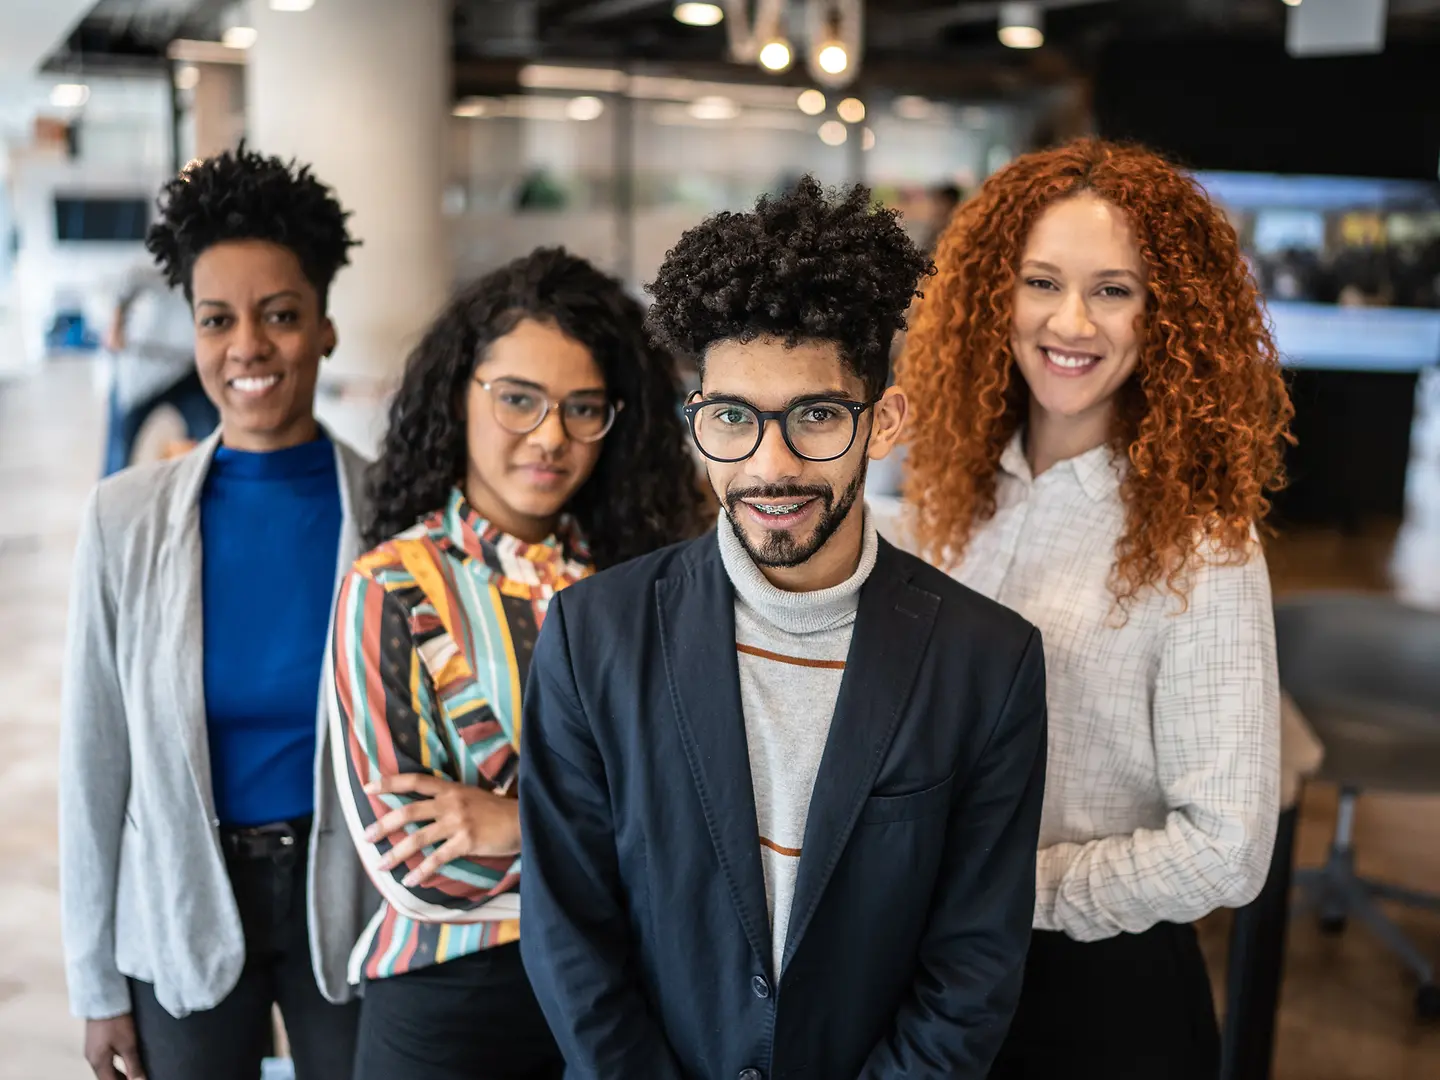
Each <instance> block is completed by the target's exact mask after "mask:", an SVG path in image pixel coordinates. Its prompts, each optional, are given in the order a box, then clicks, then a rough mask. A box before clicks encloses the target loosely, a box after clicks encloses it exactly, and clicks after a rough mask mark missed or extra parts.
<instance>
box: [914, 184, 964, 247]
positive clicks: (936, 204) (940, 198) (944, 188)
mask: <svg viewBox="0 0 1440 1080" xmlns="http://www.w3.org/2000/svg"><path fill="white" fill-rule="evenodd" d="M963 198H964V194H963V193H962V192H961V190H960V188H959V187H958V186H957V185H955V184H937V185H936V186H935V187H933V188H931V189H930V221H929V224H928V226H927V228H926V230H925V236H924V240H923V242H922V243H921V245H920V247H921V249H922V250H923V251H926V252H928V253H930V254H932V255H933V254H934V253H935V249H936V248H937V247H939V245H940V237H941V235H942V234H943V233H944V232H945V229H946V227H947V226H948V225H949V224H950V219H951V218H952V217H954V216H955V211H956V210H957V209H959V207H960V202H961V200H962V199H963Z"/></svg>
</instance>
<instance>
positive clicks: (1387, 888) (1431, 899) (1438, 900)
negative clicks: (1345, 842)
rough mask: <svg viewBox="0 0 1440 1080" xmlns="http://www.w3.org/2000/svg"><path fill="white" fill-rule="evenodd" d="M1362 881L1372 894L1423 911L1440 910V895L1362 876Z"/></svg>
mask: <svg viewBox="0 0 1440 1080" xmlns="http://www.w3.org/2000/svg"><path fill="white" fill-rule="evenodd" d="M1360 881H1361V884H1363V885H1364V886H1365V887H1366V888H1367V889H1369V890H1370V895H1371V896H1374V897H1378V898H1379V899H1381V900H1390V901H1392V902H1394V903H1396V904H1404V905H1405V906H1406V907H1413V908H1419V909H1420V910H1421V911H1440V896H1436V895H1434V894H1433V893H1423V892H1417V891H1416V890H1415V889H1407V888H1404V887H1403V886H1400V885H1388V884H1386V883H1385V882H1383V881H1370V880H1368V879H1367V878H1361V879H1360Z"/></svg>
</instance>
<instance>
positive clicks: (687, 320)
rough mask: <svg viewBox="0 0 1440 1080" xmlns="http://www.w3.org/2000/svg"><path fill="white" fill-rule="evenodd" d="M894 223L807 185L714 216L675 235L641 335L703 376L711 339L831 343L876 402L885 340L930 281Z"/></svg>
mask: <svg viewBox="0 0 1440 1080" xmlns="http://www.w3.org/2000/svg"><path fill="white" fill-rule="evenodd" d="M897 219H898V214H897V212H896V211H894V210H887V209H884V208H881V207H878V206H876V205H874V203H873V201H872V199H871V195H870V191H869V189H868V188H866V187H864V186H863V185H858V184H857V185H856V186H854V187H851V188H849V189H848V190H843V191H840V192H836V193H834V194H828V193H827V192H826V191H825V189H824V188H823V187H821V185H820V183H819V182H818V181H817V180H816V179H815V178H814V177H813V176H805V177H802V178H801V179H800V181H799V183H797V184H796V185H795V187H794V188H792V189H791V190H790V191H788V192H786V193H785V194H783V195H765V196H762V197H761V198H760V200H759V201H758V202H757V203H756V204H755V209H754V210H753V211H751V212H749V213H732V212H729V211H727V212H724V213H720V214H716V215H715V216H713V217H711V218H709V219H707V220H706V221H704V222H703V223H702V224H700V225H697V226H696V227H695V228H693V229H690V230H688V231H687V232H686V233H685V234H684V235H683V236H682V237H680V241H679V243H677V244H676V245H675V246H674V247H673V248H672V249H671V250H670V251H669V253H668V254H667V255H666V256H665V262H664V264H663V265H662V266H661V267H660V271H659V273H658V274H657V275H656V278H655V280H654V281H653V282H651V283H650V284H649V285H648V286H646V291H647V292H649V293H650V295H651V296H653V297H654V298H655V302H654V304H652V305H651V307H650V313H649V324H650V329H651V332H652V333H653V334H654V336H655V338H656V340H657V341H659V342H660V343H661V344H662V345H664V346H665V347H666V348H669V349H670V350H672V351H674V352H677V353H680V354H682V355H684V356H685V357H687V358H688V359H690V360H692V361H693V362H694V363H695V364H697V365H699V366H700V367H701V369H702V370H703V368H704V363H705V351H706V350H707V349H708V348H709V347H710V346H711V345H713V344H714V343H715V342H717V341H726V340H740V341H753V340H754V339H755V338H757V337H760V336H762V335H773V336H775V337H778V338H783V339H784V340H785V342H786V343H787V344H789V345H795V344H798V343H799V342H801V341H833V342H834V343H835V344H836V345H838V346H839V347H840V355H841V357H842V359H843V360H844V361H845V362H846V364H847V365H848V366H849V367H850V368H851V369H852V370H853V371H854V372H855V374H856V375H858V376H859V377H860V379H861V380H862V381H863V382H864V383H865V389H866V391H867V392H868V393H869V394H870V396H871V397H879V396H880V394H881V393H882V392H883V391H884V389H885V385H886V382H887V381H888V378H889V373H890V349H891V344H892V342H893V340H894V337H895V334H896V333H897V332H898V331H900V330H903V329H904V328H905V312H906V310H907V309H908V308H909V306H910V302H911V301H912V300H913V299H914V297H915V296H917V295H919V293H917V291H916V288H917V285H918V283H919V281H920V279H921V278H922V277H924V276H926V275H927V274H931V273H933V272H934V267H933V266H932V265H931V263H930V261H929V259H927V258H926V257H925V255H924V254H922V253H921V251H920V249H919V248H918V247H917V246H916V245H915V243H914V242H913V241H912V240H911V239H910V237H909V236H907V235H906V233H905V231H904V229H902V228H901V226H900V223H899V221H898V220H897Z"/></svg>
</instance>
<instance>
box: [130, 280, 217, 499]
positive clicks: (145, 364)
mask: <svg viewBox="0 0 1440 1080" xmlns="http://www.w3.org/2000/svg"><path fill="white" fill-rule="evenodd" d="M105 348H106V349H107V350H108V351H109V353H110V355H111V368H110V416H109V420H108V428H107V434H106V440H105V467H104V473H103V475H105V476H109V475H111V474H112V473H116V472H119V471H120V470H121V469H123V468H125V467H126V466H127V465H129V464H130V459H131V458H132V457H133V456H134V453H135V443H136V440H137V439H138V438H139V436H140V431H141V429H142V428H143V427H144V426H145V421H147V420H148V419H150V416H151V415H152V414H153V413H154V412H155V410H156V409H159V408H160V407H162V406H165V405H169V406H170V407H171V408H173V409H174V410H175V411H176V412H178V413H179V414H180V419H181V420H182V421H183V422H184V424H185V433H186V435H187V436H188V438H189V441H190V442H192V443H194V442H199V441H200V440H201V439H203V438H204V437H205V436H206V435H209V434H210V433H211V432H212V431H214V430H215V425H216V424H218V423H219V422H220V414H219V412H218V411H216V408H215V406H214V404H213V403H212V402H211V401H210V399H209V398H208V397H206V396H205V388H204V387H203V386H201V384H200V376H199V373H197V372H196V370H195V326H194V321H193V318H192V316H191V312H190V304H189V303H188V302H187V301H186V299H185V297H184V295H183V294H182V293H180V292H179V291H178V290H175V289H172V288H171V287H170V284H169V282H168V281H166V280H165V277H164V275H163V274H162V273H161V272H160V271H159V270H158V269H157V268H156V267H155V265H154V263H152V262H150V261H149V260H146V261H145V262H143V263H141V264H140V265H138V266H136V267H134V268H133V269H132V270H131V271H130V273H129V274H128V275H127V276H126V280H125V285H124V287H123V289H122V291H121V294H120V297H119V299H118V300H117V302H116V304H115V312H114V314H113V316H112V317H111V320H110V326H109V327H108V329H107V330H106V333H105Z"/></svg>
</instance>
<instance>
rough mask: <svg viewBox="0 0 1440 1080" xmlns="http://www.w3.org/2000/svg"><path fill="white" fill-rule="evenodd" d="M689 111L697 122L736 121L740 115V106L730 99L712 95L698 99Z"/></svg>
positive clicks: (691, 104) (692, 103)
mask: <svg viewBox="0 0 1440 1080" xmlns="http://www.w3.org/2000/svg"><path fill="white" fill-rule="evenodd" d="M688 111H689V113H690V115H691V116H693V117H694V118H695V119H696V120H734V119H735V118H736V117H737V116H739V115H740V106H738V105H736V104H735V102H733V101H731V100H730V99H729V98H728V97H720V96H719V95H711V96H709V97H702V98H696V99H695V100H694V101H692V102H691V103H690V108H689V110H688Z"/></svg>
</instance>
